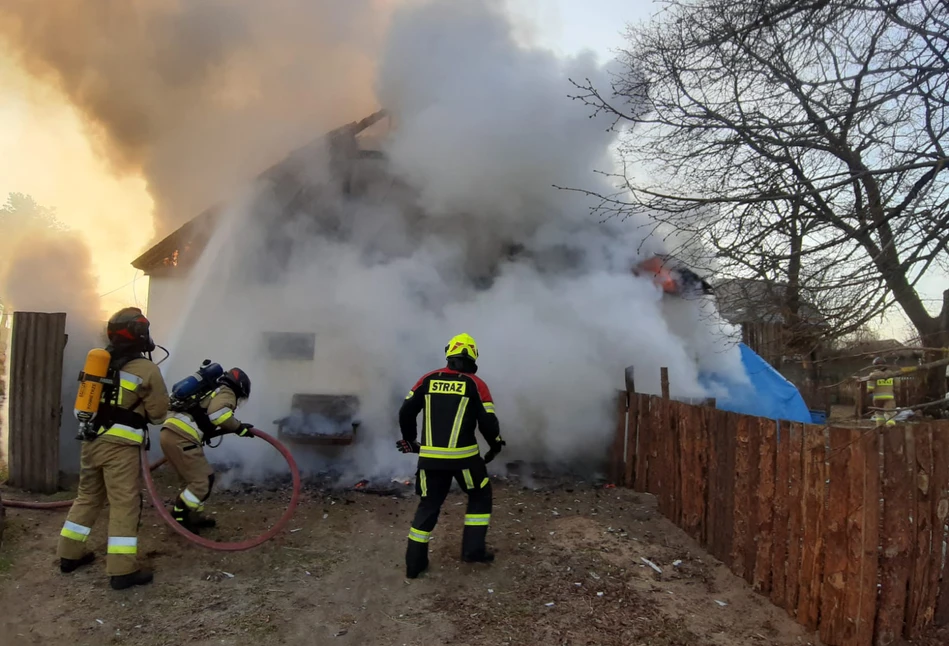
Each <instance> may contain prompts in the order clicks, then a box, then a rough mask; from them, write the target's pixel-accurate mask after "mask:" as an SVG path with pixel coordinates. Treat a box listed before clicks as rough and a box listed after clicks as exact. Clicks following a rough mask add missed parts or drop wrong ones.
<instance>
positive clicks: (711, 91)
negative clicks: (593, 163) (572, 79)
mask: <svg viewBox="0 0 949 646" xmlns="http://www.w3.org/2000/svg"><path fill="white" fill-rule="evenodd" d="M947 56H949V2H947V1H946V0H940V1H933V0H929V1H927V0H780V1H777V0H696V1H684V0H668V1H667V2H665V3H664V8H663V10H662V11H661V12H660V13H659V15H657V17H656V18H655V19H654V20H653V21H652V22H651V23H648V24H645V25H642V26H639V27H635V28H631V29H630V30H629V33H628V48H627V49H626V50H625V51H624V52H622V56H621V62H622V63H623V66H622V69H621V71H620V72H619V73H618V74H617V75H615V77H614V81H613V85H612V88H609V89H607V88H599V87H594V86H593V85H592V84H591V83H590V82H589V80H587V81H583V82H580V81H578V82H576V83H575V84H576V85H577V87H578V88H579V90H580V91H579V93H578V94H577V96H576V97H575V98H576V99H578V100H581V101H584V102H585V103H587V104H588V105H590V106H592V107H593V108H594V110H596V111H597V112H600V113H602V112H606V113H609V114H611V115H613V116H614V117H615V127H619V128H624V127H626V126H630V125H632V126H633V127H634V130H633V131H632V134H631V135H630V136H627V137H625V138H624V144H623V146H622V150H621V152H622V158H623V160H624V162H625V167H624V171H623V172H622V173H620V174H618V175H616V176H615V177H616V179H618V180H619V182H618V190H617V192H616V193H615V194H612V195H600V196H598V197H599V198H600V200H599V202H598V207H597V210H598V211H600V212H601V213H602V214H606V215H610V216H621V217H622V216H625V215H628V214H629V213H631V212H633V211H648V212H650V213H652V214H653V217H655V218H656V219H657V220H658V221H659V222H660V223H662V224H664V225H666V226H667V227H671V228H673V229H675V230H677V231H679V232H684V233H686V234H689V236H692V237H695V238H697V239H699V240H700V241H701V242H702V243H703V246H704V247H705V248H707V249H711V250H712V255H713V256H714V265H715V267H716V269H717V271H718V272H719V273H724V274H728V273H731V274H734V275H741V276H752V277H760V278H762V279H765V280H768V281H772V282H780V283H782V284H785V285H786V291H785V293H786V306H787V309H788V311H789V313H790V315H791V316H790V318H791V319H792V320H793V318H794V316H796V315H797V313H798V311H799V307H800V304H801V301H802V300H803V299H807V300H808V301H809V302H810V303H812V304H816V305H818V306H819V307H820V308H821V310H822V313H823V315H824V316H825V317H827V319H828V321H829V322H831V323H833V324H834V325H833V327H834V329H836V330H837V331H838V333H840V334H846V333H849V332H851V331H853V330H856V329H859V328H860V327H861V326H863V325H865V324H866V323H867V321H869V320H871V319H872V318H874V317H875V316H878V315H879V314H880V313H881V312H882V311H883V310H885V309H886V308H887V307H888V306H890V305H892V304H893V303H894V302H895V303H896V304H898V305H899V307H901V308H902V310H903V311H904V312H905V313H906V315H907V317H908V318H909V319H910V321H911V322H912V323H913V325H914V326H915V327H916V329H917V330H918V332H919V335H920V338H921V340H922V341H923V343H924V344H925V345H929V346H942V347H945V346H947V345H949V291H946V292H945V294H944V298H943V304H942V311H941V312H940V313H938V314H933V313H931V312H930V311H928V310H927V308H926V306H925V302H924V300H923V299H922V298H921V297H920V295H919V293H918V292H917V289H916V287H917V284H918V282H919V280H920V279H921V278H922V277H923V276H925V275H926V273H927V272H929V271H932V270H933V269H935V268H941V269H943V270H945V269H947V268H949V252H947V246H949V183H947V181H946V177H947V175H949V173H947V172H946V165H947V161H949V159H947V153H946V150H945V149H944V145H945V143H946V133H947V129H949V59H947ZM607 90H609V91H607ZM643 101H645V104H646V109H645V110H642V108H641V106H642V103H643ZM644 169H648V170H649V173H650V174H649V175H648V176H646V175H644V174H643V170H644ZM689 236H686V237H689Z"/></svg>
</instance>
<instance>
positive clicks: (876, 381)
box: [867, 357, 896, 426]
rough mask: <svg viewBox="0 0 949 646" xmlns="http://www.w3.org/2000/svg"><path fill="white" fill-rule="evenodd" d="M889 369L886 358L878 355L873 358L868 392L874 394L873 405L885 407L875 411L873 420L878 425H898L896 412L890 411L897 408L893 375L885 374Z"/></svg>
mask: <svg viewBox="0 0 949 646" xmlns="http://www.w3.org/2000/svg"><path fill="white" fill-rule="evenodd" d="M887 369H888V366H887V365H886V360H885V359H884V358H883V357H877V358H876V359H874V360H873V372H871V373H870V375H869V381H867V392H868V393H870V394H871V395H872V396H873V407H874V408H877V409H880V408H882V409H885V410H875V411H873V421H874V422H875V424H876V426H884V425H885V426H896V420H895V419H894V417H895V413H892V412H890V411H892V410H893V409H895V408H896V396H895V395H894V394H893V377H884V376H883V375H884V374H886V371H887Z"/></svg>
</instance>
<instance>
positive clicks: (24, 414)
mask: <svg viewBox="0 0 949 646" xmlns="http://www.w3.org/2000/svg"><path fill="white" fill-rule="evenodd" d="M65 339H66V315H65V314H62V313H57V314H46V313H40V312H14V314H13V339H12V343H11V346H12V351H11V362H10V428H9V433H10V444H9V446H10V484H11V485H13V486H15V487H19V488H21V489H26V490H28V491H36V492H39V493H53V492H55V491H56V490H57V488H58V485H59V427H60V421H61V419H62V389H63V384H62V382H63V351H64V349H65Z"/></svg>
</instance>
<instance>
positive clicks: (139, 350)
mask: <svg viewBox="0 0 949 646" xmlns="http://www.w3.org/2000/svg"><path fill="white" fill-rule="evenodd" d="M106 332H107V335H108V338H109V346H108V348H107V350H108V352H109V354H110V355H111V361H110V365H109V378H110V380H111V381H112V384H107V385H105V387H104V388H103V390H102V396H101V399H100V404H99V410H98V413H97V416H96V418H95V422H96V427H95V428H96V429H97V431H96V433H95V435H94V436H92V437H91V438H90V439H89V440H86V441H83V443H82V450H81V453H80V456H81V457H80V470H79V491H78V493H77V495H76V500H75V502H73V505H72V507H71V508H70V510H69V515H68V516H67V517H66V523H65V524H64V525H63V529H62V531H61V532H60V539H59V548H58V550H57V553H58V555H59V568H60V570H61V571H62V572H64V573H69V572H73V571H74V570H76V569H77V568H79V567H81V566H83V565H88V564H89V563H92V561H93V560H94V559H95V556H94V555H93V554H92V552H88V551H86V549H85V543H86V540H87V539H88V538H89V534H90V532H91V531H92V526H93V525H94V524H95V522H96V518H97V517H98V516H99V512H100V511H102V508H103V507H104V506H105V503H106V502H108V503H109V542H108V550H107V551H108V556H107V559H106V572H107V573H108V574H109V577H110V584H111V586H112V588H113V589H115V590H123V589H125V588H130V587H132V586H136V585H144V584H147V583H150V582H151V580H152V574H151V572H147V571H143V570H141V569H139V566H138V562H137V561H138V559H137V555H138V525H139V521H140V519H141V511H142V495H141V467H140V459H141V452H142V445H143V444H146V443H147V439H148V424H149V423H152V424H161V423H162V422H163V421H164V419H165V415H166V413H167V412H168V391H167V389H166V388H165V382H164V380H163V379H162V376H161V372H160V371H159V369H158V366H157V365H155V364H154V363H153V362H152V361H151V352H152V350H154V349H155V344H154V342H153V341H152V338H151V335H150V334H149V322H148V319H147V318H145V316H144V315H143V314H142V311H141V310H140V309H138V308H137V307H127V308H125V309H122V310H120V311H118V312H116V313H115V314H114V315H113V316H112V318H110V319H109V323H108V326H107V329H106ZM146 355H147V357H146Z"/></svg>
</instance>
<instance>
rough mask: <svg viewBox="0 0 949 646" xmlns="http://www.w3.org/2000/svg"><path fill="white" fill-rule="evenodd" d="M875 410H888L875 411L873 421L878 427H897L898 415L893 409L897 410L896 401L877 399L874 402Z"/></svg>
mask: <svg viewBox="0 0 949 646" xmlns="http://www.w3.org/2000/svg"><path fill="white" fill-rule="evenodd" d="M873 406H874V408H884V409H886V410H875V411H873V421H874V423H875V424H876V426H895V425H896V420H895V419H894V417H896V413H895V412H894V411H893V409H895V408H896V400H895V399H892V398H891V399H875V400H873Z"/></svg>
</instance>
